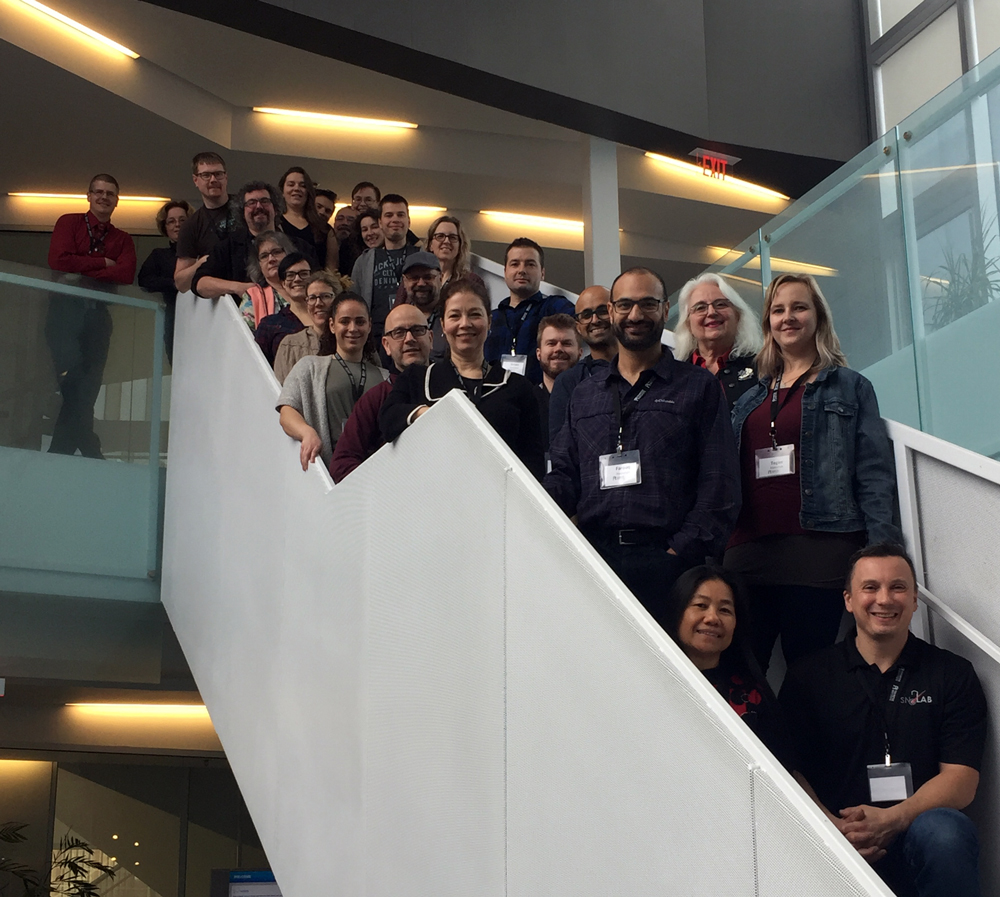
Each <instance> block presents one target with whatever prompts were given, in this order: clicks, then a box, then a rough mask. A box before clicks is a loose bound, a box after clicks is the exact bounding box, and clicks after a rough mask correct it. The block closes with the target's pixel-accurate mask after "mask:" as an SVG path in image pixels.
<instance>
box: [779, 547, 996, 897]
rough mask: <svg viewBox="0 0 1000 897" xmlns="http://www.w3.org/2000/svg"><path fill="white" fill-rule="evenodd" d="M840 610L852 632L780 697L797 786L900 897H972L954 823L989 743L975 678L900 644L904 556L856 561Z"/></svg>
mask: <svg viewBox="0 0 1000 897" xmlns="http://www.w3.org/2000/svg"><path fill="white" fill-rule="evenodd" d="M844 600H845V603H846V605H847V609H848V611H850V612H851V613H852V614H853V615H854V620H855V623H856V624H857V628H856V630H855V631H854V632H852V633H851V634H850V635H848V637H847V638H846V639H845V640H844V641H843V642H840V643H839V644H837V645H834V646H833V647H831V648H827V649H825V650H823V651H820V652H819V653H817V654H814V655H813V656H811V657H807V658H804V659H803V660H802V661H800V662H799V663H798V664H796V665H795V666H794V667H793V668H792V669H791V670H790V671H789V673H788V676H787V677H786V679H785V683H784V686H783V688H782V689H781V703H782V705H783V707H784V709H785V712H786V713H787V715H788V722H789V730H790V731H791V732H792V733H793V737H794V738H796V739H797V742H798V744H797V748H798V751H797V753H798V757H799V770H800V773H801V776H800V774H798V773H797V774H796V777H797V778H799V781H800V783H801V784H802V785H803V787H804V788H806V790H807V791H809V792H810V793H811V796H812V797H813V799H814V800H815V801H816V802H817V803H818V804H819V806H820V807H821V808H822V810H823V812H824V813H826V815H827V816H828V817H829V819H830V821H831V822H833V824H834V825H835V826H837V828H838V829H840V831H841V832H843V834H844V836H845V837H846V838H847V840H848V841H850V842H851V844H852V845H853V846H854V847H855V848H856V849H857V850H858V852H859V853H860V854H861V855H862V856H863V857H864V858H865V859H867V860H868V861H869V862H870V863H872V865H873V867H874V869H875V871H876V872H878V874H879V875H880V876H881V877H882V878H883V880H884V881H885V882H886V883H887V884H888V885H889V887H891V888H892V889H893V890H894V891H896V893H897V894H911V893H916V894H918V895H920V897H930V895H934V897H938V895H941V897H944V895H948V897H967V895H978V894H979V876H978V857H979V841H978V837H977V835H976V829H975V826H974V825H973V824H972V822H971V821H970V820H969V819H968V817H967V816H965V815H964V814H963V813H961V812H959V811H960V810H962V809H964V808H965V807H966V806H968V805H969V803H971V801H972V799H973V797H975V794H976V788H977V787H978V785H979V766H980V762H981V760H982V754H983V743H984V740H985V736H986V699H985V698H984V696H983V690H982V688H981V687H980V685H979V680H978V678H977V677H976V673H975V671H974V670H973V668H972V665H971V664H970V663H969V662H968V661H967V660H965V659H963V658H961V657H958V656H957V655H955V654H952V653H950V652H948V651H944V650H942V649H941V648H936V647H934V646H932V645H929V644H927V643H926V642H924V641H922V640H921V639H918V638H917V637H916V636H915V635H912V634H911V633H910V632H909V626H910V619H911V618H912V617H913V612H914V611H915V610H916V608H917V588H916V577H915V575H914V570H913V563H912V562H911V561H910V559H909V557H907V555H906V552H905V551H904V550H903V549H902V547H900V546H898V545H892V544H881V545H873V546H869V547H868V548H864V549H862V550H861V551H859V552H858V553H857V554H855V555H854V558H852V564H851V571H850V573H849V575H848V582H847V589H846V590H845V592H844ZM810 786H811V787H810ZM914 889H915V890H914Z"/></svg>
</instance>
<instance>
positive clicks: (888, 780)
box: [868, 763, 913, 804]
mask: <svg viewBox="0 0 1000 897" xmlns="http://www.w3.org/2000/svg"><path fill="white" fill-rule="evenodd" d="M868 790H869V792H870V794H871V800H872V803H873V804H877V803H886V802H887V801H896V800H906V799H907V798H908V797H913V773H912V772H911V771H910V764H909V763H890V764H889V765H888V766H886V765H885V764H884V763H872V764H870V765H869V767H868Z"/></svg>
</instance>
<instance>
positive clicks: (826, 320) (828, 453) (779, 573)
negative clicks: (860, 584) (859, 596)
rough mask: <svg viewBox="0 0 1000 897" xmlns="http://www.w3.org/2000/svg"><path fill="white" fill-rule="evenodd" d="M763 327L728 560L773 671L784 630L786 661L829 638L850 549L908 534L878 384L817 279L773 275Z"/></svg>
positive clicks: (742, 408)
mask: <svg viewBox="0 0 1000 897" xmlns="http://www.w3.org/2000/svg"><path fill="white" fill-rule="evenodd" d="M762 330H763V338H764V346H763V348H762V349H761V351H760V353H759V354H758V355H757V372H758V373H759V374H760V377H761V380H760V382H759V383H758V384H756V385H755V386H754V388H753V389H751V390H750V391H749V392H747V393H744V395H743V396H742V397H741V398H740V400H739V401H738V402H737V403H736V405H735V407H734V408H733V429H734V430H735V431H736V445H737V447H738V449H739V452H740V469H741V472H742V478H741V480H742V484H743V485H742V490H743V502H742V506H741V508H740V516H739V518H738V519H737V521H736V528H735V530H734V531H733V534H732V537H731V538H730V540H729V545H728V547H727V549H726V557H725V561H724V563H725V567H726V569H727V570H732V571H733V572H735V573H738V574H739V575H740V576H741V577H743V579H744V580H745V581H746V583H747V585H748V587H749V591H750V601H751V605H752V610H753V616H754V624H755V629H754V642H755V644H754V653H755V654H756V657H757V662H758V663H759V664H760V666H761V669H763V670H764V671H765V672H766V671H767V666H768V662H769V661H770V659H771V652H772V650H773V648H774V644H775V641H776V640H777V638H778V636H779V635H780V636H781V650H782V653H783V654H784V657H785V662H786V663H787V664H788V665H789V666H790V665H791V664H792V663H794V662H795V661H796V660H798V659H799V658H800V657H804V656H805V655H807V654H811V653H813V652H814V651H818V650H820V649H821V648H825V647H827V646H828V645H832V644H833V643H834V642H835V641H836V639H837V632H838V630H839V629H840V621H841V618H842V617H843V615H844V597H843V593H844V577H845V576H846V574H847V568H848V562H849V559H850V557H851V555H852V554H854V552H855V551H857V550H858V549H859V548H863V547H864V546H865V545H869V544H875V543H877V542H899V541H901V540H902V536H901V533H900V531H899V527H898V526H897V524H896V522H895V516H896V475H895V470H894V466H893V457H892V447H891V445H890V443H889V438H888V435H887V434H886V430H885V424H884V423H883V421H882V416H881V414H880V413H879V409H878V401H877V399H876V398H875V390H874V389H873V388H872V385H871V383H870V382H869V381H868V380H867V379H865V377H863V376H862V375H861V374H859V373H857V372H856V371H852V370H851V369H850V368H849V367H848V366H847V359H846V358H845V357H844V353H843V352H842V351H841V349H840V340H839V339H838V338H837V334H836V331H835V330H834V329H833V318H832V316H831V314H830V306H829V305H828V304H827V301H826V298H825V297H824V296H823V293H822V292H821V290H820V288H819V284H818V283H817V282H816V279H815V278H814V277H812V276H811V275H809V274H781V275H779V276H778V277H776V278H774V280H773V281H771V284H770V285H769V286H768V288H767V293H766V294H765V297H764V313H763V322H762Z"/></svg>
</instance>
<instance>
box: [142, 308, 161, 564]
mask: <svg viewBox="0 0 1000 897" xmlns="http://www.w3.org/2000/svg"><path fill="white" fill-rule="evenodd" d="M165 322H166V311H165V309H164V306H163V305H162V304H161V305H158V306H157V308H156V318H155V324H154V326H153V382H152V384H151V387H152V388H151V390H150V392H151V395H150V402H149V542H148V546H149V547H148V549H147V562H146V570H147V573H148V575H149V578H150V579H154V578H155V577H156V576H157V575H158V574H159V570H160V510H161V509H160V429H161V427H160V416H161V414H160V408H161V406H162V404H163V330H164V325H165Z"/></svg>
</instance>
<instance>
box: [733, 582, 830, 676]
mask: <svg viewBox="0 0 1000 897" xmlns="http://www.w3.org/2000/svg"><path fill="white" fill-rule="evenodd" d="M748 591H749V593H750V612H751V616H752V623H753V641H752V644H753V653H754V656H755V657H756V658H757V662H758V663H759V664H760V668H761V670H763V671H764V672H765V673H766V672H767V667H768V664H769V663H770V661H771V652H772V651H773V650H774V643H775V641H777V638H778V636H779V635H780V636H781V651H782V653H783V654H784V655H785V663H786V664H787V665H788V666H791V665H792V664H793V663H794V662H795V661H796V660H798V659H799V658H800V657H805V656H806V655H807V654H812V653H813V652H814V651H819V650H820V648H826V647H827V646H829V645H832V644H833V643H834V642H835V641H836V640H837V632H838V631H839V629H840V620H841V618H842V617H843V615H844V591H843V589H817V588H814V587H813V586H787V585H761V586H751V587H750V588H749V589H748Z"/></svg>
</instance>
